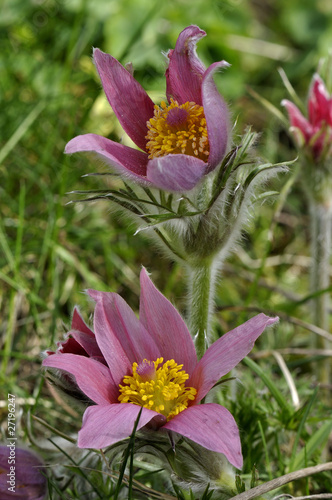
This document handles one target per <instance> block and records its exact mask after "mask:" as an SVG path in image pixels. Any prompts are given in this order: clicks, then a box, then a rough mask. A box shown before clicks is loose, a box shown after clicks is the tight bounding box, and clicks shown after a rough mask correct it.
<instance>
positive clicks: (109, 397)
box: [43, 354, 119, 404]
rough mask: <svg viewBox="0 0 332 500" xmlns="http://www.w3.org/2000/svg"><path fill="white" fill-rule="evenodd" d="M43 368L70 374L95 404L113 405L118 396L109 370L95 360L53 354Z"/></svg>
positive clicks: (117, 390) (71, 355) (74, 355)
mask: <svg viewBox="0 0 332 500" xmlns="http://www.w3.org/2000/svg"><path fill="white" fill-rule="evenodd" d="M43 366H47V367H51V368H58V369H59V370H64V371H66V372H68V373H71V374H72V375H73V376H74V377H75V379H76V383H77V385H78V387H79V388H80V389H81V391H82V392H84V394H86V395H87V396H88V397H89V398H90V399H92V401H94V402H95V403H97V404H106V403H113V402H114V401H117V399H118V396H119V389H118V385H117V384H115V383H114V381H113V379H112V375H111V373H110V370H109V368H107V367H106V366H105V365H103V364H102V363H99V362H98V361H96V360H95V359H91V358H87V357H84V356H78V355H77V354H53V355H52V356H49V357H48V358H46V359H44V361H43Z"/></svg>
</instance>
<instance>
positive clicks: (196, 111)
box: [65, 26, 285, 357]
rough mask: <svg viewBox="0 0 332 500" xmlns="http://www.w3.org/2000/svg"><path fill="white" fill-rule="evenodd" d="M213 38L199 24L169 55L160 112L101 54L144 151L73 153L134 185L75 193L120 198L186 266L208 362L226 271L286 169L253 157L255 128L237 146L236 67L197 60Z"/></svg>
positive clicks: (193, 327)
mask: <svg viewBox="0 0 332 500" xmlns="http://www.w3.org/2000/svg"><path fill="white" fill-rule="evenodd" d="M203 36H205V32H204V31H202V30H201V29H199V28H198V27H197V26H189V27H187V28H185V29H184V30H183V31H182V32H181V33H180V35H179V37H178V40H177V42H176V45H175V48H174V50H170V51H169V52H168V54H167V59H168V68H167V70H166V100H165V101H163V102H162V103H161V105H160V106H157V105H154V103H153V102H152V101H151V99H150V97H149V96H148V94H147V93H146V92H145V90H144V89H143V88H142V87H141V85H140V84H139V83H138V82H137V81H136V80H135V79H134V77H133V76H132V74H131V73H130V72H129V71H128V70H127V69H126V68H125V67H123V66H122V65H121V64H120V63H119V62H118V61H117V60H116V59H115V58H114V57H112V56H111V55H108V54H104V53H103V52H101V51H100V50H99V49H96V50H95V51H94V62H95V65H96V68H97V70H98V73H99V75H100V78H101V82H102V85H103V88H104V91H105V94H106V96H107V99H108V101H109V103H110V105H111V106H112V108H113V110H114V113H115V114H116V116H117V117H118V119H119V121H120V123H121V125H122V127H123V129H124V130H125V131H126V132H127V134H128V135H129V136H130V137H131V139H132V140H133V141H134V143H135V144H136V146H137V147H138V148H139V149H134V148H130V147H127V146H125V145H123V144H119V143H116V142H114V141H111V140H109V139H106V138H104V137H101V136H98V135H96V134H86V135H81V136H78V137H75V138H74V139H72V140H71V141H70V142H69V143H68V144H67V146H66V150H65V151H66V153H76V152H94V153H95V154H96V155H97V156H98V157H99V158H101V159H102V160H104V161H105V162H106V163H107V164H108V165H110V166H111V168H112V171H113V174H114V172H115V173H116V174H117V175H118V176H120V178H121V179H122V181H123V184H124V187H123V188H121V189H105V190H102V191H94V192H93V191H89V192H87V191H86V192H83V193H82V192H77V191H76V192H75V191H74V193H77V194H86V193H89V197H87V198H85V200H84V201H88V200H96V199H104V200H105V199H106V200H110V201H112V202H113V203H115V204H116V205H117V206H118V207H121V208H122V209H123V210H124V211H125V212H126V213H127V214H131V215H132V216H133V217H134V219H135V222H136V223H137V225H138V227H139V229H138V230H143V229H144V230H145V231H146V234H148V235H150V236H151V237H152V238H153V239H154V241H156V242H157V244H158V245H159V246H161V247H162V248H163V249H164V250H165V251H166V254H167V255H168V256H169V257H171V258H172V259H175V260H177V261H179V262H180V263H181V264H182V265H183V266H184V267H185V269H186V271H187V281H188V283H187V285H188V289H189V295H188V297H189V299H188V317H189V328H190V331H191V333H192V335H193V336H196V348H197V352H198V356H199V357H201V356H202V355H203V353H204V350H205V345H206V342H208V338H209V330H210V323H211V322H210V317H211V313H212V310H213V297H214V285H215V280H216V276H217V273H218V271H220V269H221V267H222V263H223V261H224V260H225V258H226V257H227V256H228V255H229V253H230V252H231V251H232V250H233V249H234V245H235V244H236V242H237V240H238V239H239V237H240V235H241V231H242V229H243V227H244V225H245V224H246V222H247V221H248V218H249V213H250V211H251V208H252V204H253V202H254V201H256V200H257V197H258V196H257V188H259V186H260V184H261V183H262V182H263V181H266V180H267V179H268V178H269V177H270V176H271V175H274V174H275V173H276V172H278V170H280V169H283V168H285V166H284V165H271V164H262V165H259V164H258V162H257V161H256V160H255V159H253V157H252V155H251V153H250V150H251V148H252V146H253V144H254V143H255V141H256V134H255V133H252V132H250V131H248V132H247V133H246V135H245V136H244V137H243V138H242V140H241V141H240V144H239V145H235V146H232V138H231V130H232V126H231V123H230V115H229V110H228V107H227V105H226V103H225V101H224V99H223V97H222V96H221V95H220V94H219V92H218V90H217V87H216V85H215V83H214V80H213V76H214V74H215V72H216V71H217V70H218V69H224V68H226V67H228V66H229V65H228V63H226V62H225V61H221V62H216V63H213V64H211V65H210V66H209V67H208V68H207V69H206V68H205V67H204V65H203V63H202V61H201V60H200V59H199V58H198V56H197V54H196V43H197V41H198V40H199V39H201V38H202V37H203ZM92 175H94V174H92ZM269 194H271V193H269ZM263 196H264V194H261V195H260V199H261V197H263ZM78 201H80V200H78Z"/></svg>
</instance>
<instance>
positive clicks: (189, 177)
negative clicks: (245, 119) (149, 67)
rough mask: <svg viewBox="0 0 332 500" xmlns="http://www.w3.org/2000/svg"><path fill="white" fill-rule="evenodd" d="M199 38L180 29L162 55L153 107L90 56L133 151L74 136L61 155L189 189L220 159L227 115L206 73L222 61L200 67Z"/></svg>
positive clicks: (117, 67)
mask: <svg viewBox="0 0 332 500" xmlns="http://www.w3.org/2000/svg"><path fill="white" fill-rule="evenodd" d="M203 36H205V32H204V31H202V30H201V29H199V28H198V27H197V26H189V27H187V28H185V29H184V30H183V31H182V32H181V33H180V35H179V37H178V40H177V42H176V46H175V49H174V50H170V51H169V53H168V59H169V66H168V69H167V72H166V85H167V89H166V94H167V99H168V104H167V103H162V104H161V106H160V107H159V106H155V105H154V103H153V102H152V100H151V99H150V97H149V96H148V94H147V93H146V92H145V90H144V89H143V88H142V87H141V85H140V84H139V83H138V82H137V81H136V80H135V79H134V78H133V76H132V74H131V73H130V72H129V71H128V70H127V69H126V68H124V67H123V66H122V65H121V64H120V63H119V61H117V60H116V59H115V58H114V57H112V56H111V55H109V54H105V53H104V52H102V51H101V50H99V49H95V50H94V53H93V58H94V62H95V65H96V68H97V70H98V73H99V76H100V79H101V82H102V85H103V88H104V91H105V94H106V97H107V99H108V102H109V103H110V105H111V107H112V108H113V110H114V113H115V114H116V116H117V118H118V120H119V121H120V123H121V125H122V127H123V129H124V130H125V132H126V133H127V134H128V135H129V137H130V138H131V139H132V140H133V141H134V143H135V144H136V145H137V146H138V148H140V149H134V148H130V147H128V146H125V145H123V144H119V143H117V142H114V141H111V140H109V139H106V138H105V137H101V136H99V135H96V134H86V135H80V136H78V137H75V138H74V139H72V140H71V141H70V142H69V143H68V144H67V146H66V149H65V152H66V153H76V152H82V151H93V152H95V153H97V155H98V156H99V157H101V158H102V159H103V160H105V161H106V162H107V163H109V164H110V165H111V166H112V167H113V168H115V169H116V170H117V171H118V172H119V173H120V174H121V175H125V176H127V177H128V176H129V177H130V178H131V179H132V180H135V181H137V182H140V183H144V184H147V185H151V186H156V187H158V188H161V189H165V190H170V191H183V190H185V191H186V190H190V189H192V188H193V187H194V186H195V185H196V184H197V183H198V182H199V180H200V179H201V178H202V177H203V176H204V175H205V174H207V173H209V172H211V171H212V170H213V169H215V168H216V167H217V166H218V165H219V164H220V163H221V161H222V159H223V157H224V156H225V153H226V150H227V144H228V139H229V128H230V126H229V114H228V109H227V106H226V104H225V102H224V100H223V98H222V97H221V95H220V94H219V92H218V90H217V88H216V86H215V84H214V82H213V74H214V73H215V71H216V70H218V69H219V68H224V67H227V66H228V63H227V62H225V61H221V62H216V63H214V64H212V65H211V66H209V68H208V69H206V68H205V67H204V65H203V64H202V62H201V61H200V59H199V58H198V57H197V55H196V43H197V41H198V40H199V39H200V38H202V37H203Z"/></svg>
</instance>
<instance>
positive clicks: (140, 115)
mask: <svg viewBox="0 0 332 500" xmlns="http://www.w3.org/2000/svg"><path fill="white" fill-rule="evenodd" d="M93 58H94V61H95V64H96V67H97V70H98V73H99V76H100V79H101V83H102V85H103V88H104V91H105V94H106V97H107V99H108V102H109V103H110V105H111V107H112V109H113V111H114V113H115V114H116V116H117V117H118V120H119V122H120V123H121V125H122V128H123V129H124V130H125V132H127V134H128V135H129V137H130V138H131V139H132V140H133V141H134V143H135V144H137V146H138V147H139V148H141V149H143V150H145V147H146V143H147V140H146V139H145V136H146V134H147V126H146V122H147V121H148V120H149V119H150V118H151V117H152V116H153V112H154V103H153V102H152V101H151V99H150V97H149V96H148V94H147V93H146V92H145V90H144V89H143V88H142V87H141V85H140V84H139V83H138V82H137V81H136V80H135V79H134V78H133V76H132V75H131V74H130V72H129V71H127V70H126V69H125V68H124V67H123V66H122V65H121V64H120V63H119V61H117V60H116V59H114V57H112V56H110V55H109V54H105V53H104V52H102V51H101V50H99V49H95V50H94V52H93Z"/></svg>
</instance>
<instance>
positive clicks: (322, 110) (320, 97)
mask: <svg viewBox="0 0 332 500" xmlns="http://www.w3.org/2000/svg"><path fill="white" fill-rule="evenodd" d="M329 97H330V96H329V94H328V92H327V90H326V87H325V84H324V82H323V80H322V79H321V77H320V76H319V75H317V74H315V75H314V77H313V80H312V85H311V88H310V91H309V100H308V110H309V121H310V123H312V125H313V126H315V125H320V124H321V123H322V122H323V121H325V122H327V123H328V122H329V108H330V100H329Z"/></svg>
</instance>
